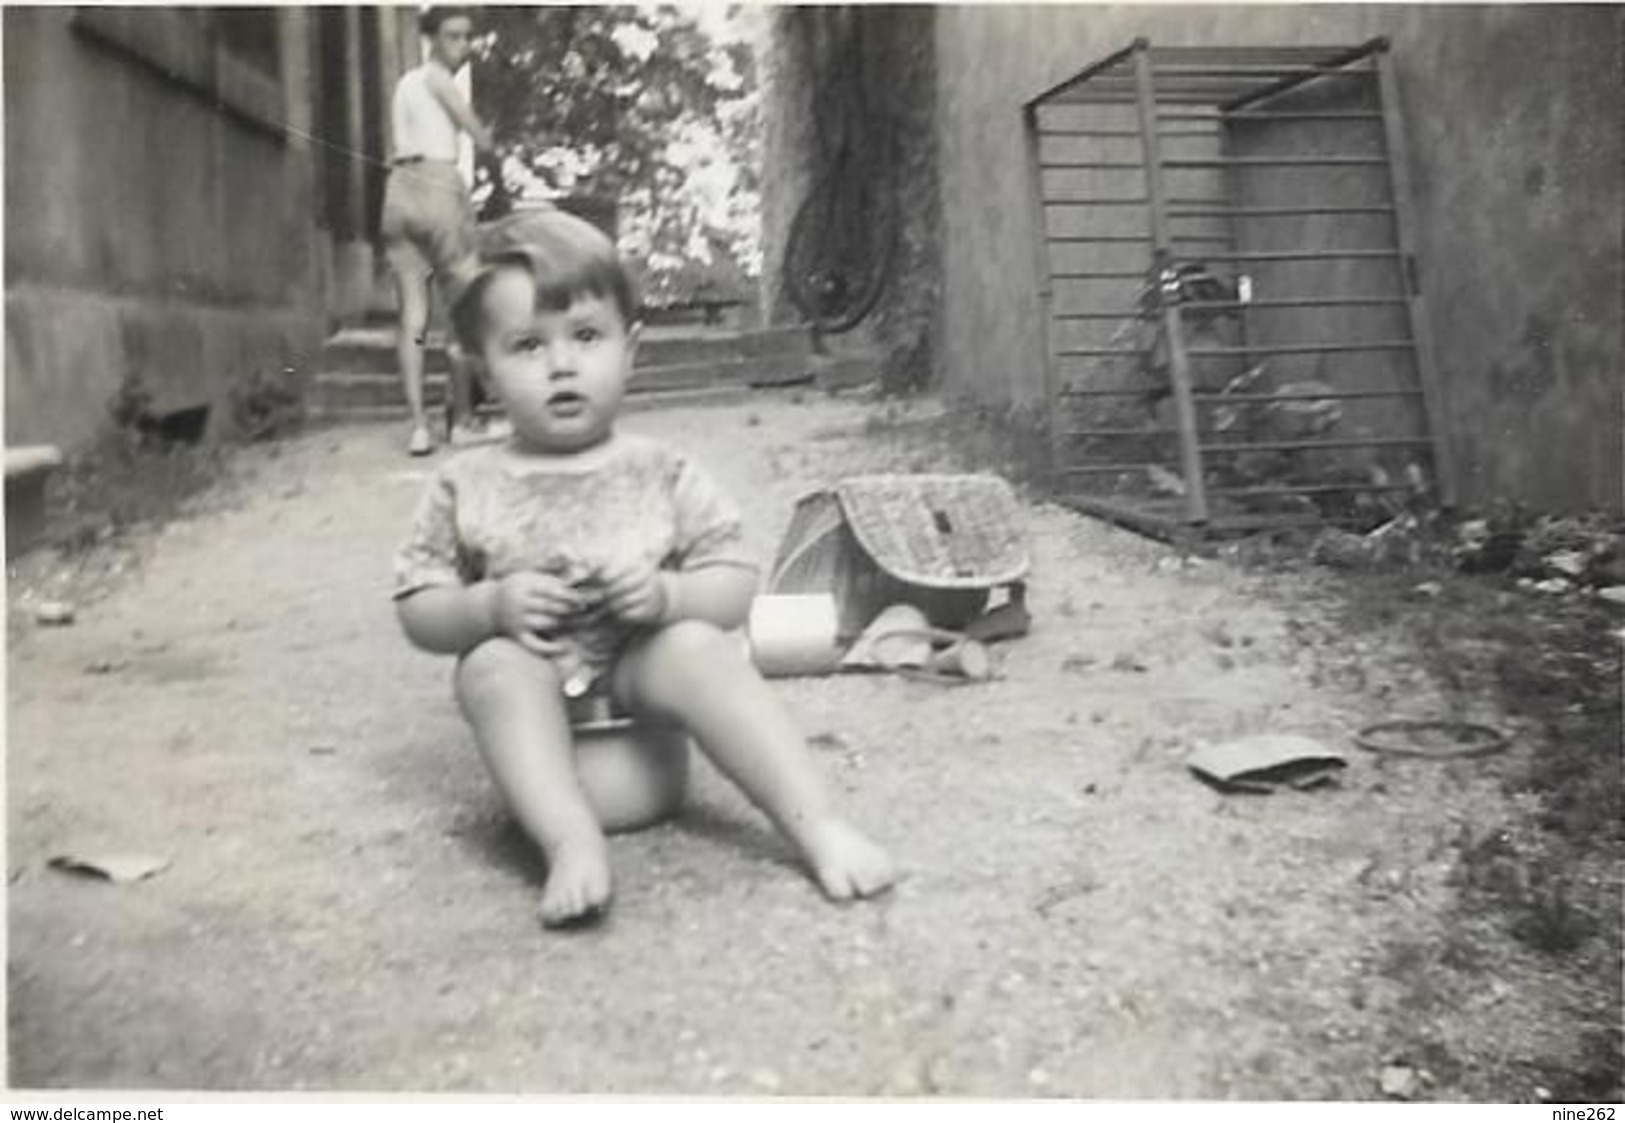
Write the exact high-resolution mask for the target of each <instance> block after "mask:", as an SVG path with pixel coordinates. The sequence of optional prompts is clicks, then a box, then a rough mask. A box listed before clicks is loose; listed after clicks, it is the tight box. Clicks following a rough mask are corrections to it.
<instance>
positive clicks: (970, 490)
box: [834, 474, 1030, 589]
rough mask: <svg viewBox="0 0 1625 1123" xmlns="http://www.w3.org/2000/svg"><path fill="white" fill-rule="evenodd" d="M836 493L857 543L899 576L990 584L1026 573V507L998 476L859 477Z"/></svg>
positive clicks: (965, 585)
mask: <svg viewBox="0 0 1625 1123" xmlns="http://www.w3.org/2000/svg"><path fill="white" fill-rule="evenodd" d="M834 490H835V494H836V496H837V498H838V499H839V500H840V503H841V510H842V513H843V514H845V516H846V521H847V525H848V526H850V527H851V528H852V533H853V535H854V536H855V537H856V538H857V540H858V544H859V545H861V546H862V547H863V549H864V551H865V552H866V553H868V555H869V556H870V557H871V558H873V559H874V561H875V563H876V564H877V565H879V566H880V567H881V568H882V569H884V570H885V571H886V572H888V573H890V574H891V575H892V576H893V577H897V578H899V579H901V580H904V581H908V582H911V583H913V584H916V585H925V586H928V587H932V588H939V589H986V588H992V587H993V586H996V585H1003V584H1007V583H1009V582H1012V581H1019V580H1021V579H1022V578H1023V577H1025V576H1026V575H1027V570H1028V568H1029V565H1030V562H1029V560H1028V556H1027V543H1026V536H1025V535H1024V534H1023V532H1022V529H1021V518H1020V506H1019V504H1018V503H1017V501H1016V496H1015V492H1014V491H1012V490H1011V488H1010V485H1009V484H1008V483H1006V482H1005V481H1004V480H1002V479H1000V478H999V477H997V476H988V475H932V474H911V475H902V474H894V475H882V476H852V477H849V478H847V479H844V480H842V481H841V482H840V483H838V484H836V485H835V489H834Z"/></svg>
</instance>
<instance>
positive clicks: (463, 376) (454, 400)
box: [446, 340, 478, 440]
mask: <svg viewBox="0 0 1625 1123" xmlns="http://www.w3.org/2000/svg"><path fill="white" fill-rule="evenodd" d="M446 361H447V363H448V366H449V370H448V373H447V376H446V378H447V381H448V382H449V383H450V384H451V395H450V397H449V399H448V400H449V401H450V403H451V407H450V410H449V411H448V416H447V423H446V439H447V440H450V439H451V438H452V435H453V434H454V433H455V432H457V431H458V430H459V429H463V430H467V431H469V432H472V431H473V430H475V429H476V428H477V427H478V425H477V419H476V418H475V416H474V381H473V378H474V376H473V373H472V372H471V371H470V369H469V362H468V357H467V356H466V355H464V354H463V349H462V347H461V346H460V345H459V344H458V343H457V341H456V340H449V341H448V342H447V343H446Z"/></svg>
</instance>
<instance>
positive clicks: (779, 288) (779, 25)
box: [758, 4, 942, 391]
mask: <svg viewBox="0 0 1625 1123" xmlns="http://www.w3.org/2000/svg"><path fill="white" fill-rule="evenodd" d="M835 11H836V10H834V9H819V8H811V7H806V6H802V7H783V8H779V9H775V10H774V11H773V13H772V17H771V18H770V19H769V20H768V21H767V23H766V26H765V28H764V35H763V37H762V40H761V42H760V43H759V44H758V52H759V58H760V61H759V67H760V70H759V73H760V74H761V76H762V105H763V114H762V119H763V143H762V150H763V170H762V180H763V191H762V211H763V214H762V227H763V239H762V244H763V268H762V295H763V306H764V307H765V308H767V309H768V314H769V317H770V319H771V321H772V322H774V323H779V324H790V323H797V322H801V321H802V320H804V319H805V317H804V315H803V314H802V312H801V311H799V310H798V309H797V308H796V307H795V306H794V303H793V302H792V300H791V299H790V297H789V296H788V294H787V292H786V286H785V282H784V277H783V272H782V271H783V269H784V256H785V245H786V240H787V238H788V236H789V231H790V227H791V224H792V223H793V222H794V221H795V218H796V214H797V211H798V210H799V209H800V208H801V207H802V206H803V205H804V204H806V203H808V201H809V196H810V194H811V193H812V192H814V191H815V190H819V189H820V188H822V189H823V190H833V188H832V187H831V186H830V185H828V184H827V183H826V184H821V183H820V182H819V180H818V178H817V177H818V175H819V173H821V172H823V171H825V170H826V168H825V165H826V163H828V162H829V161H830V160H831V157H830V155H829V154H828V153H825V152H824V151H823V150H822V148H821V146H820V144H819V143H818V138H817V134H816V130H815V123H814V110H813V103H814V101H815V99H816V97H817V96H818V95H817V86H818V74H817V70H816V65H817V58H816V55H817V52H816V51H815V50H814V49H813V47H812V44H811V42H810V39H811V37H812V36H814V35H815V34H818V31H817V29H816V28H815V23H817V22H818V21H823V24H824V27H825V33H826V34H832V32H831V31H830V29H831V28H833V27H835V26H837V25H838V21H837V20H832V19H831V18H830V16H831V14H832V13H834V12H835ZM853 11H854V12H855V13H856V14H855V17H854V18H855V19H856V20H857V21H858V22H859V25H860V26H859V28H858V35H859V37H860V40H861V48H860V54H861V60H862V61H861V63H859V64H858V66H857V72H858V74H859V75H860V76H861V89H860V91H859V92H858V95H857V96H858V99H859V100H863V101H867V103H868V104H869V107H870V108H869V114H868V116H867V117H866V118H864V119H861V120H853V121H848V120H846V119H844V118H841V119H837V120H832V121H830V122H827V123H826V125H825V127H826V129H827V130H829V132H830V133H831V134H832V135H837V136H838V135H841V134H840V130H841V129H842V128H843V127H846V128H850V129H851V130H853V132H854V133H856V132H858V131H861V132H862V133H863V134H864V135H863V136H862V137H861V138H855V139H854V144H856V143H859V142H861V143H863V144H864V145H866V146H867V147H868V148H869V149H870V150H872V152H873V153H874V155H873V158H872V159H870V160H868V161H867V162H860V161H856V160H853V161H852V162H851V163H850V164H849V165H847V167H846V175H848V176H851V177H857V176H863V177H866V181H867V182H868V183H869V184H870V185H871V188H872V189H873V190H874V191H876V192H881V193H886V194H887V196H888V197H889V198H890V199H892V200H893V201H894V202H895V204H896V205H895V209H893V210H892V211H890V212H887V213H886V214H885V216H884V218H881V217H876V218H875V220H874V221H875V222H876V223H877V224H878V226H877V227H872V228H871V229H870V230H869V231H868V234H869V235H870V237H871V238H872V239H873V241H872V243H871V244H872V246H873V247H879V246H880V245H882V244H887V245H889V246H890V251H889V254H888V255H882V256H884V259H885V263H886V267H885V282H884V286H883V288H882V289H881V292H880V295H879V298H878V299H877V300H876V302H875V305H874V307H873V309H872V310H871V311H870V312H869V314H868V315H866V316H865V317H864V318H863V320H862V321H861V322H860V323H859V324H858V325H857V326H856V327H855V328H854V329H852V330H850V331H848V332H845V333H842V334H839V335H832V336H829V337H828V338H826V339H825V341H824V345H825V346H826V348H827V349H828V350H830V351H831V352H833V353H837V354H841V353H865V354H872V355H875V356H877V357H878V359H879V361H880V374H881V378H882V381H883V383H884V385H885V387H886V388H887V389H888V390H895V391H902V390H909V389H917V388H919V387H920V386H923V385H925V384H926V383H928V382H929V381H930V380H931V372H932V371H933V370H934V369H935V367H936V362H935V358H934V353H935V351H936V349H937V347H938V346H940V331H939V327H940V325H939V323H938V319H937V312H938V310H939V308H940V307H941V300H940V295H939V293H938V291H937V282H938V280H939V278H940V277H941V273H942V269H941V263H940V260H939V248H940V245H941V238H940V235H939V227H940V225H941V216H940V213H939V209H938V204H939V200H940V193H939V192H938V190H937V171H938V162H937V158H936V139H937V132H936V129H935V127H934V114H935V106H936V83H937V68H936V58H935V55H934V52H933V50H932V43H933V40H934V33H933V27H934V23H935V19H936V13H937V11H938V9H936V8H934V7H931V6H927V5H883V4H875V5H860V6H858V7H857V8H856V9H854V10H853ZM823 93H824V94H825V96H826V98H827V97H829V96H830V95H831V94H832V91H831V90H829V89H825V90H823ZM834 108H837V109H838V108H840V103H839V98H838V96H837V97H836V98H835V105H834Z"/></svg>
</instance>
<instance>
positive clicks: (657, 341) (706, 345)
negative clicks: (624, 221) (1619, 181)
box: [322, 325, 812, 374]
mask: <svg viewBox="0 0 1625 1123" xmlns="http://www.w3.org/2000/svg"><path fill="white" fill-rule="evenodd" d="M445 344H446V341H445V337H444V335H443V334H442V333H438V332H431V333H430V335H429V342H428V346H427V347H426V348H425V352H424V369H425V370H426V371H431V372H433V371H444V370H446V369H447V367H448V362H447V359H446V346H445ZM792 354H793V355H811V354H812V337H811V335H810V334H809V333H808V332H807V330H806V329H805V328H801V327H780V328H765V329H762V330H759V331H730V330H705V329H696V328H692V327H685V328H656V327H650V328H646V329H645V330H644V332H643V336H642V340H641V342H640V343H639V345H638V360H637V361H638V366H639V367H640V368H643V367H664V366H671V365H674V364H678V363H698V362H715V361H723V360H727V359H738V358H751V357H757V356H766V355H792ZM322 369H323V370H337V371H350V372H354V373H366V372H377V373H380V374H390V373H394V372H395V371H396V370H397V360H396V358H395V329H394V328H393V327H390V326H387V325H363V326H360V327H349V328H344V329H343V330H341V331H339V332H338V333H337V334H336V335H334V336H333V337H332V338H330V339H329V340H328V341H327V342H326V344H324V345H323V348H322Z"/></svg>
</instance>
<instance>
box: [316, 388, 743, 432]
mask: <svg viewBox="0 0 1625 1123" xmlns="http://www.w3.org/2000/svg"><path fill="white" fill-rule="evenodd" d="M750 395H751V389H750V387H748V386H706V387H701V388H699V389H693V390H650V391H648V392H646V393H642V394H631V395H628V396H627V398H626V401H625V403H624V405H623V406H622V411H623V412H625V413H642V412H643V411H645V410H651V409H663V408H667V407H696V406H721V405H738V404H740V403H742V402H744V401H747V400H748V399H749V398H750ZM475 412H477V413H479V414H480V415H481V416H483V417H499V416H501V414H502V409H501V407H500V406H497V405H493V404H491V403H489V402H487V403H486V404H484V405H481V406H480V407H479V409H478V410H476V411H475ZM432 416H433V414H432V413H431V417H432ZM405 417H406V407H405V406H404V405H364V404H363V405H351V406H346V407H345V408H343V409H339V410H328V411H322V410H314V409H313V410H312V411H311V420H313V421H316V422H318V423H320V422H346V421H396V420H404V419H405Z"/></svg>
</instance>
